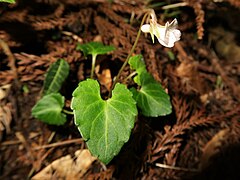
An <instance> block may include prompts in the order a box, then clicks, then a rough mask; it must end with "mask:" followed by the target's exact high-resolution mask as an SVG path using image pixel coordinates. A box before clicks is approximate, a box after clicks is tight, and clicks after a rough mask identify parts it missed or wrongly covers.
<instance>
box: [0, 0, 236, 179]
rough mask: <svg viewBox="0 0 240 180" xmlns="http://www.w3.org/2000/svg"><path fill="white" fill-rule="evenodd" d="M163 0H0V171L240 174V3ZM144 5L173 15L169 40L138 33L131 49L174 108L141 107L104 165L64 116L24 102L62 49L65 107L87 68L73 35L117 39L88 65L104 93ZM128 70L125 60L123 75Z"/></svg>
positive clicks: (14, 175)
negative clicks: (36, 110)
mask: <svg viewBox="0 0 240 180" xmlns="http://www.w3.org/2000/svg"><path fill="white" fill-rule="evenodd" d="M182 2H183V3H182ZM163 3H164V4H163V5H170V4H171V5H172V4H175V5H173V6H165V8H164V9H163V8H162V7H161V6H163V5H160V4H159V1H155V0H152V1H141V0H132V1H127V0H113V1H108V0H89V1H86V0H65V1H63V0H33V1H25V0H17V3H16V4H13V5H8V4H0V6H1V10H0V12H1V16H0V45H1V47H0V56H1V60H0V162H1V163H0V179H26V178H33V179H43V178H44V179H52V178H55V179H56V178H63V179H80V178H84V179H88V178H90V179H239V178H240V169H239V167H240V166H239V162H240V158H239V157H240V156H239V150H240V102H239V99H240V96H239V92H240V86H239V83H240V61H239V55H238V54H239V51H238V50H239V41H238V39H239V37H238V36H239V32H240V31H239V30H240V29H239V28H238V27H239V26H238V25H239V22H237V21H238V20H237V21H236V20H234V19H235V18H236V16H235V15H236V14H239V13H240V2H239V0H225V1H221V2H220V1H214V0H212V1H209V0H200V1H198V0H181V1H175V0H170V1H163ZM179 3H180V4H181V6H180V5H179ZM149 7H154V9H155V11H156V13H157V16H159V17H160V19H169V20H171V19H173V18H175V17H177V19H178V21H179V29H180V30H181V31H182V38H181V41H180V42H178V43H176V46H175V47H174V48H173V49H167V48H163V47H162V46H161V45H159V44H152V42H151V39H150V37H149V36H147V37H144V35H142V36H141V37H140V40H139V44H138V47H137V48H136V52H135V53H136V54H138V53H141V54H143V56H144V58H145V61H146V65H147V69H148V71H149V72H150V73H151V74H152V75H153V76H154V78H155V79H156V80H157V81H159V82H161V83H162V84H163V86H164V87H165V89H166V91H168V93H169V95H170V97H171V102H172V105H173V113H172V114H171V115H169V116H166V117H159V118H146V117H142V116H141V115H140V116H139V117H138V118H137V120H136V126H135V128H134V130H133V132H132V135H131V139H130V141H129V142H128V143H127V144H125V145H124V147H123V148H122V150H121V152H120V154H119V155H118V156H117V157H116V158H114V159H113V160H112V162H111V163H110V164H109V165H108V166H105V165H103V164H101V163H100V162H99V161H97V160H96V159H95V158H93V157H91V155H90V154H89V152H88V150H86V145H85V143H84V142H83V141H82V139H81V136H80V134H79V133H78V131H77V129H76V127H75V126H74V124H73V122H72V119H71V117H70V116H69V121H68V123H67V124H66V125H65V126H63V127H55V126H47V125H46V124H43V123H41V122H40V121H38V120H36V119H33V118H32V117H31V108H32V107H33V105H34V104H35V102H36V100H37V99H38V97H39V93H40V91H41V87H42V84H43V79H44V74H45V72H46V71H47V69H48V67H49V66H50V64H52V63H53V62H55V61H56V60H57V59H59V58H64V59H65V60H67V61H68V63H69V64H70V67H71V72H70V76H69V78H68V80H67V82H66V84H65V86H64V87H63V88H62V90H61V91H62V93H63V94H65V95H66V97H67V98H68V99H67V101H66V107H69V104H70V103H69V102H70V100H71V93H72V91H71V90H73V88H74V87H75V86H76V85H77V84H78V82H79V81H81V80H83V79H85V78H86V75H87V74H88V73H89V68H88V67H89V64H88V62H87V61H86V59H85V58H84V56H83V54H82V53H81V52H79V51H76V45H77V43H85V42H90V41H101V42H102V43H104V44H106V45H113V46H115V47H116V51H114V53H113V54H112V55H107V56H103V57H101V60H100V61H99V62H98V64H97V68H96V69H95V74H96V76H98V77H99V79H100V81H101V83H102V85H103V87H104V88H103V89H102V92H104V91H106V90H109V88H110V86H111V83H112V78H113V77H114V76H115V75H116V71H117V69H118V67H119V64H121V63H122V62H123V61H124V60H125V58H126V56H127V54H128V52H129V50H130V49H131V47H132V44H133V42H134V40H135V38H136V36H137V30H138V28H139V24H140V20H141V17H142V15H143V10H144V9H146V8H149ZM166 7H167V9H166ZM222 12H224V16H223V15H222V14H223V13H222ZM225 15H226V16H225ZM226 18H227V19H226ZM218 22H223V23H218ZM224 22H226V23H227V24H226V23H225V24H224ZM170 51H171V52H170ZM170 55H172V57H170ZM173 56H174V57H173ZM106 62H110V63H109V64H108V63H106ZM129 74H130V70H129V68H128V67H127V68H126V69H125V70H124V72H123V73H122V76H123V77H127V76H128V75H129ZM127 83H131V82H127ZM68 87H72V88H68ZM104 89H105V90H104ZM49 139H51V143H50V142H49V141H48V140H49ZM75 141H76V142H75ZM49 143H50V144H49ZM62 144H63V145H64V146H61V147H60V145H62Z"/></svg>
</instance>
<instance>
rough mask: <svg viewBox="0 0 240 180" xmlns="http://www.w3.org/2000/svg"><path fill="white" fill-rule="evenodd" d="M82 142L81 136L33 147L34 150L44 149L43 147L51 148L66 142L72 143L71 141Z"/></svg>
mask: <svg viewBox="0 0 240 180" xmlns="http://www.w3.org/2000/svg"><path fill="white" fill-rule="evenodd" d="M81 142H83V139H82V138H79V139H70V140H66V141H62V142H57V143H52V144H47V145H43V146H38V147H35V148H33V149H34V150H39V149H44V148H51V147H57V146H64V145H67V144H72V143H81Z"/></svg>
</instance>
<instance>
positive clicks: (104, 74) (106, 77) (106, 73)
mask: <svg viewBox="0 0 240 180" xmlns="http://www.w3.org/2000/svg"><path fill="white" fill-rule="evenodd" d="M99 69H100V66H99V65H98V66H96V68H95V73H96V75H97V77H98V80H99V82H100V84H101V85H103V86H105V87H106V88H107V90H108V91H109V90H110V89H111V86H112V76H111V71H110V69H103V70H102V71H101V73H100V72H99V71H100V70H99Z"/></svg>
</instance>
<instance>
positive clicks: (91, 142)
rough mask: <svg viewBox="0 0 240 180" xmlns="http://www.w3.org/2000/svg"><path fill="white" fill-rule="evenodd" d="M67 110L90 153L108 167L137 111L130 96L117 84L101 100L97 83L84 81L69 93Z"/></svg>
mask: <svg viewBox="0 0 240 180" xmlns="http://www.w3.org/2000/svg"><path fill="white" fill-rule="evenodd" d="M71 108H72V109H73V112H74V119H75V124H76V125H77V127H78V129H79V131H80V133H81V135H82V137H83V138H84V140H86V141H87V145H88V148H89V150H90V152H91V153H92V154H93V155H94V156H97V157H98V158H99V159H100V160H101V161H102V162H103V163H105V164H108V163H109V162H110V161H111V160H112V158H113V157H114V156H116V155H117V154H118V153H119V151H120V150H121V148H122V146H123V144H124V143H125V142H127V141H128V140H129V137H130V133H131V129H132V128H133V126H134V121H135V116H136V115H137V108H136V102H135V101H134V99H133V98H132V93H131V92H130V91H129V90H128V89H127V88H126V87H125V86H124V85H122V84H119V83H118V84H116V86H115V88H114V90H113V92H112V97H111V98H110V99H108V100H103V99H102V98H101V95H100V86H99V83H98V82H97V81H96V80H92V79H87V80H86V81H82V82H80V83H79V86H78V87H77V88H76V89H75V91H74V92H73V99H72V104H71Z"/></svg>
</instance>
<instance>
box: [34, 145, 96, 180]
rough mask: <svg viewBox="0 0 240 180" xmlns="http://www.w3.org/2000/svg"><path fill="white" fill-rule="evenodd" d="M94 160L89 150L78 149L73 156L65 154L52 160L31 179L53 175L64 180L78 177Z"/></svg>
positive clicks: (37, 179)
mask: <svg viewBox="0 0 240 180" xmlns="http://www.w3.org/2000/svg"><path fill="white" fill-rule="evenodd" d="M95 160H96V158H95V157H93V156H92V155H91V154H90V152H89V150H87V149H83V150H78V151H76V152H75V157H73V158H72V157H71V156H70V155H67V156H64V157H61V158H59V159H57V160H55V161H53V162H52V163H51V164H50V165H48V166H47V167H45V168H44V169H43V170H42V171H40V172H39V173H38V174H36V175H35V176H34V177H33V178H32V179H33V180H42V179H52V178H53V177H54V178H57V179H66V180H72V179H80V178H82V177H83V175H84V174H85V173H86V172H87V170H88V169H89V168H90V166H91V164H92V163H93V162H94V161H95Z"/></svg>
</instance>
